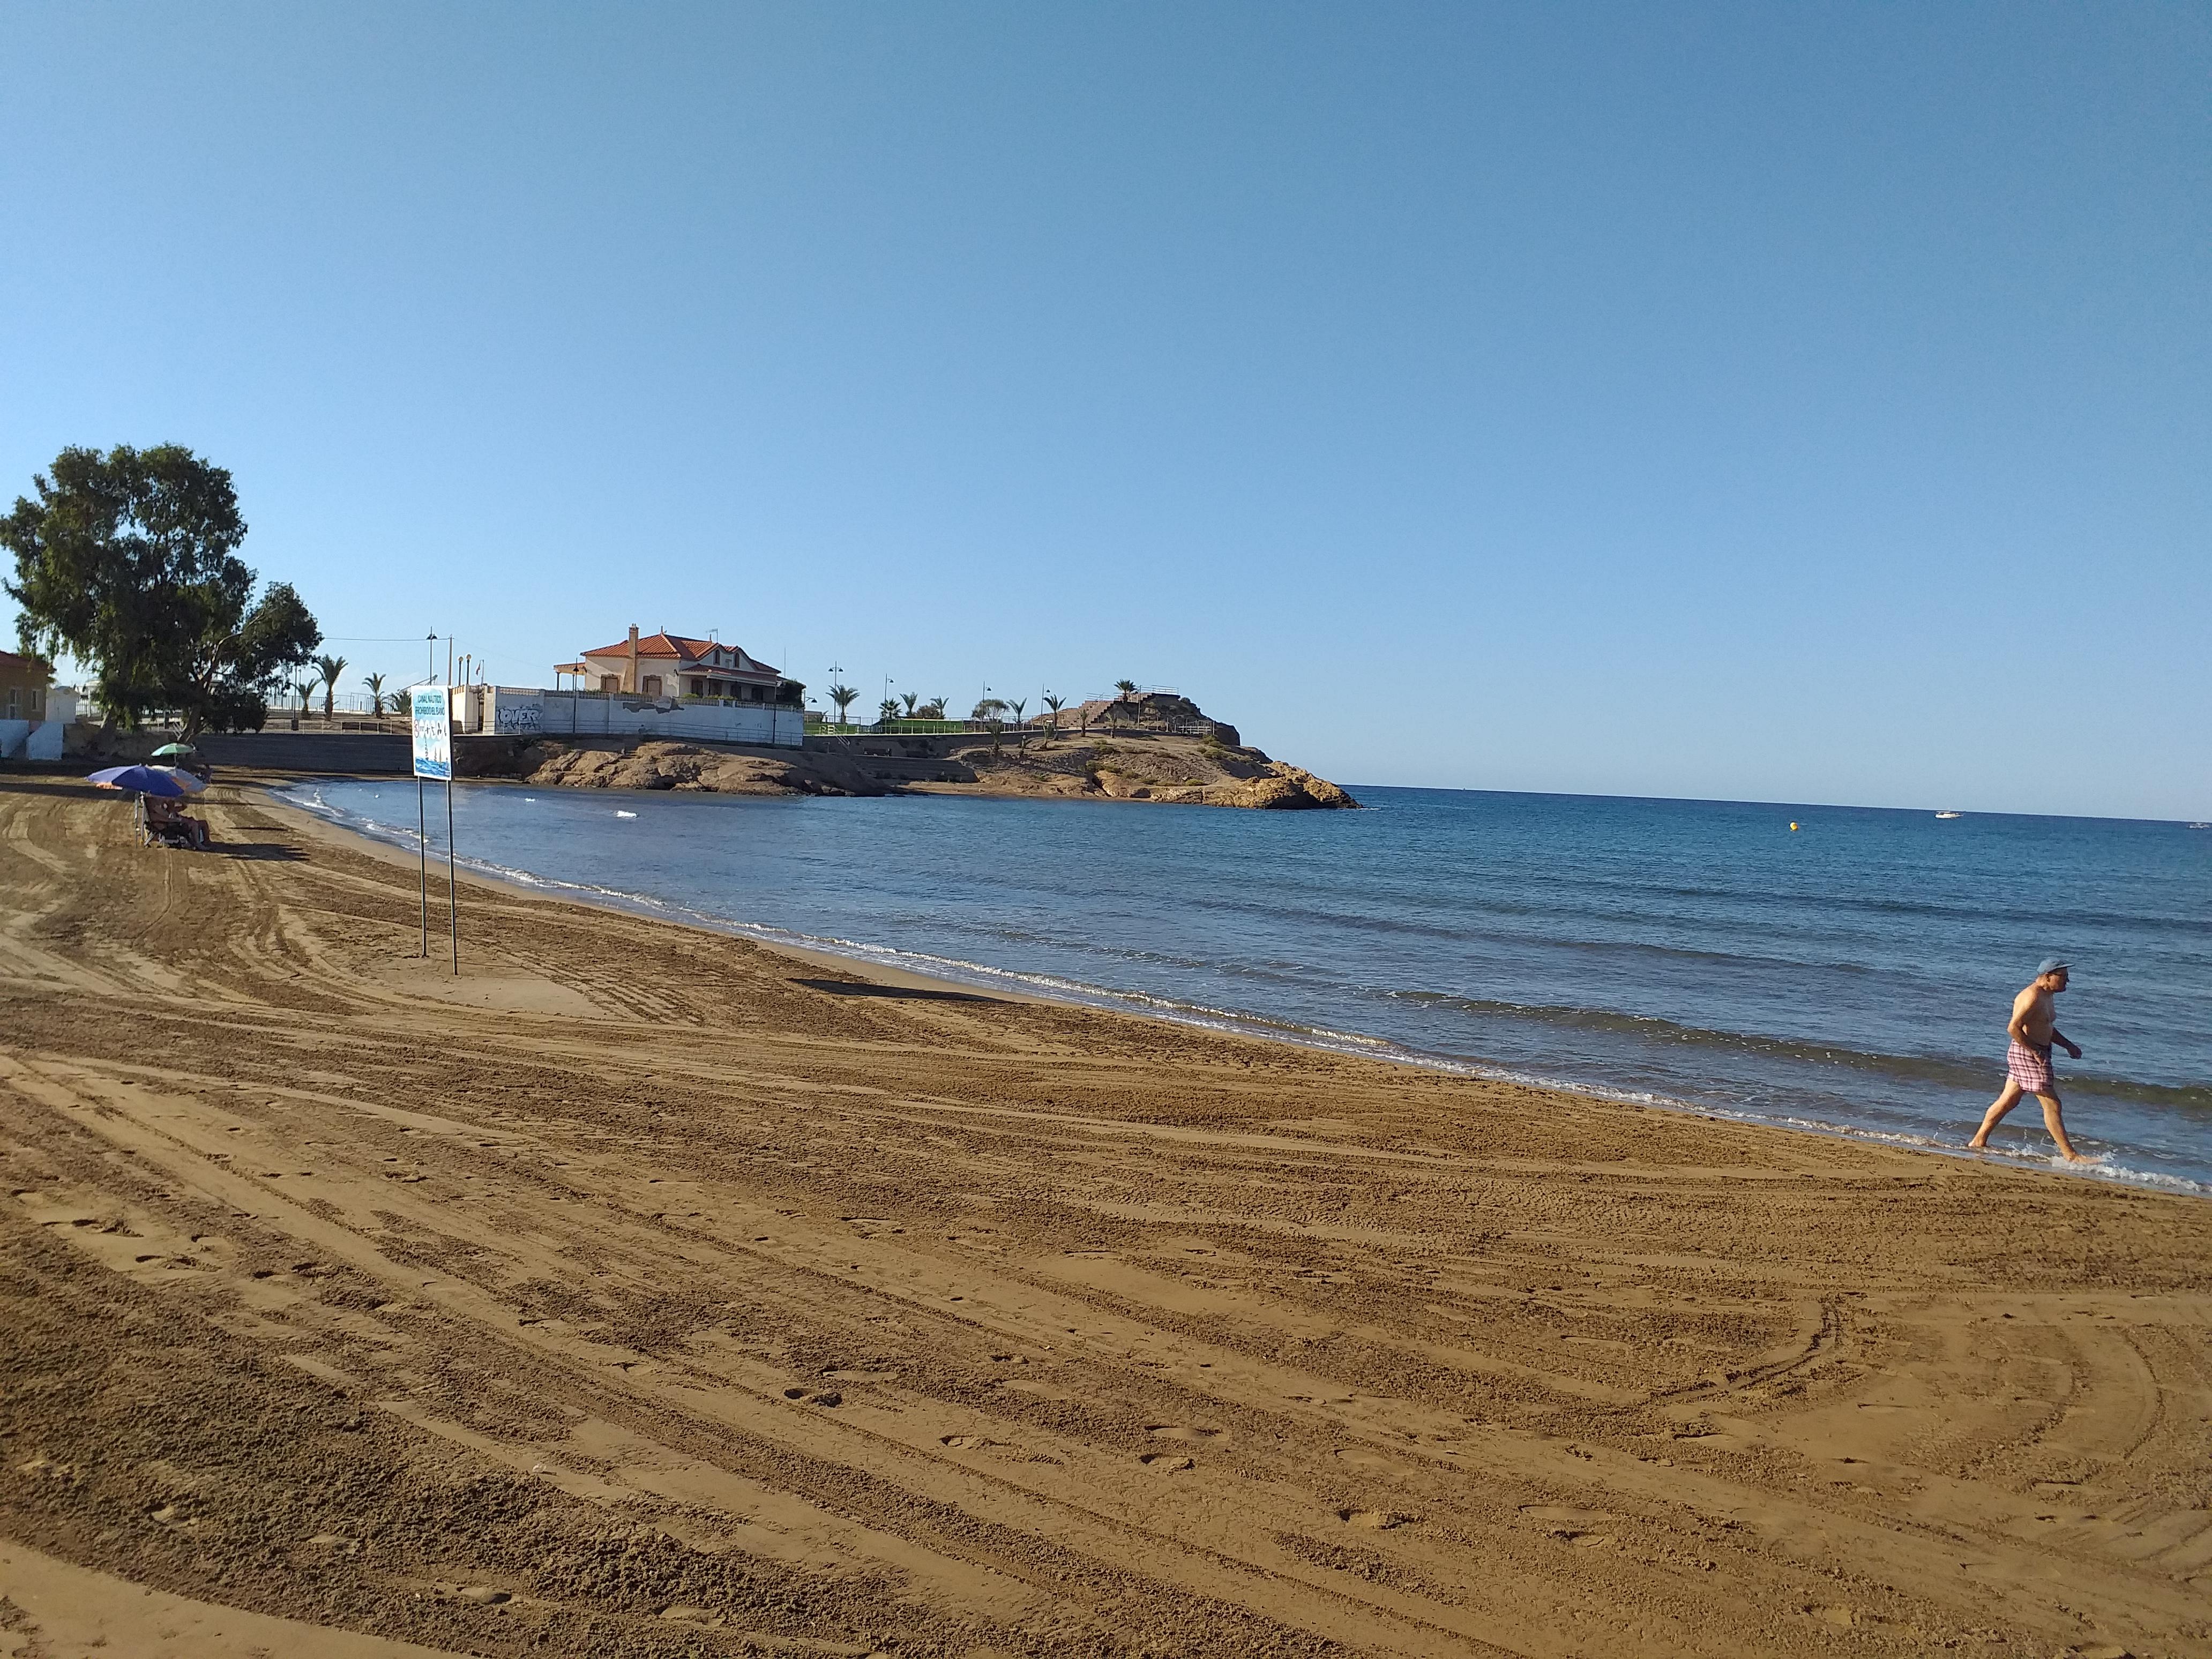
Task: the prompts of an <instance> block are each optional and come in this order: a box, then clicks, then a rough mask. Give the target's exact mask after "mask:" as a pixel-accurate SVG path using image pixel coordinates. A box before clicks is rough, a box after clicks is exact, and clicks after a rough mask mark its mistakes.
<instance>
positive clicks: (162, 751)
mask: <svg viewBox="0 0 2212 1659" xmlns="http://www.w3.org/2000/svg"><path fill="white" fill-rule="evenodd" d="M198 752H199V751H198V750H196V749H194V748H193V747H192V746H191V744H188V743H165V744H162V745H161V747H160V748H159V749H156V750H155V751H154V755H155V758H156V759H159V758H160V757H161V756H163V755H195V754H197V753H198Z"/></svg>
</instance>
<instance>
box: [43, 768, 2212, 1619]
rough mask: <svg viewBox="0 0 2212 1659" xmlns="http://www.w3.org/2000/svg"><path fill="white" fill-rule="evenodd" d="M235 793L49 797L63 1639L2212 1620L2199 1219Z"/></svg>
mask: <svg viewBox="0 0 2212 1659" xmlns="http://www.w3.org/2000/svg"><path fill="white" fill-rule="evenodd" d="M208 810H209V812H210V816H211V817H212V818H213V820H214V822H215V824H216V833H217V836H218V837H219V839H220V841H221V842H222V846H221V848H218V850H216V852H214V853H211V854H200V855H196V854H180V853H162V852H159V851H148V850H143V849H141V848H137V846H136V845H135V843H134V842H133V841H132V839H131V836H130V834H129V829H128V818H129V814H128V811H127V808H126V807H125V805H123V804H122V803H120V802H118V800H116V799H114V798H113V797H105V798H103V797H101V796H100V795H99V794H98V793H97V792H95V791H93V790H91V789H89V788H88V787H83V786H82V785H79V784H76V783H74V782H70V781H61V780H53V781H40V780H26V779H17V778H10V779H8V780H6V781H0V1166H3V1167H0V1173H4V1175H5V1176H6V1179H5V1182H4V1184H0V1451H4V1453H5V1456H4V1459H0V1494H4V1497H0V1595H7V1596H9V1597H10V1601H8V1602H5V1603H0V1655H6V1654H9V1653H10V1652H26V1653H27V1652H31V1651H51V1652H55V1653H59V1652H62V1651H64V1650H69V1651H74V1649H67V1648H65V1646H64V1644H65V1643H67V1642H70V1641H74V1640H76V1639H78V1638H76V1637H74V1636H70V1635H67V1634H65V1633H64V1632H62V1631H61V1630H60V1628H59V1626H58V1624H57V1623H55V1622H54V1621H55V1620H57V1619H58V1614H56V1613H53V1612H52V1607H53V1606H54V1605H55V1598H56V1597H57V1596H60V1597H61V1598H62V1599H63V1601H64V1602H66V1601H67V1600H68V1598H69V1597H70V1595H78V1594H83V1593H86V1592H82V1591H81V1590H73V1589H70V1588H69V1587H70V1586H72V1585H76V1586H82V1585H87V1584H90V1583H101V1582H112V1581H106V1580H99V1579H94V1578H93V1577H89V1576H88V1575H89V1574H106V1575H113V1576H114V1577H115V1579H118V1580H128V1581H130V1586H131V1587H128V1588H126V1587H125V1585H123V1584H121V1583H114V1584H113V1590H114V1594H115V1595H116V1597H117V1598H118V1605H120V1604H121V1602H122V1601H124V1600H125V1599H127V1598H130V1597H138V1596H142V1590H141V1589H139V1588H137V1587H144V1588H145V1589H150V1590H151V1591H153V1592H154V1593H155V1595H156V1596H159V1597H162V1598H168V1600H167V1601H164V1602H163V1603H162V1606H163V1607H164V1608H165V1609H169V1610H170V1611H169V1614H168V1616H169V1617H170V1618H171V1619H172V1620H173V1625H172V1624H166V1623H165V1624H164V1625H163V1626H162V1627H163V1628H164V1629H170V1628H173V1629H174V1631H175V1632H176V1634H174V1635H173V1636H170V1637H163V1638H161V1640H162V1641H163V1642H164V1643H165V1644H167V1645H164V1646H162V1647H161V1648H159V1649H158V1650H153V1651H161V1652H173V1653H174V1654H176V1655H178V1656H179V1659H185V1656H200V1655H213V1654H217V1653H226V1654H227V1653H229V1652H233V1651H235V1652H239V1653H241V1654H242V1653H245V1652H246V1651H249V1650H251V1648H250V1647H249V1646H246V1645H240V1644H245V1643H249V1642H258V1643H259V1644H260V1645H261V1646H262V1647H264V1648H268V1647H270V1644H271V1641H272V1639H274V1638H271V1637H270V1635H269V1634H267V1628H268V1627H267V1626H266V1624H265V1622H264V1625H260V1626H252V1628H253V1629H255V1630H259V1631H261V1632H263V1633H262V1634H260V1635H258V1636H234V1635H226V1634H223V1633H222V1631H223V1629H225V1628H228V1629H232V1630H235V1631H242V1630H246V1629H247V1628H248V1621H246V1620H243V1619H242V1618H237V1617H234V1616H232V1615H231V1614H229V1613H227V1612H225V1611H223V1610H227V1609H237V1610H239V1612H240V1613H241V1614H243V1613H252V1614H254V1615H258V1616H259V1617H260V1618H261V1619H262V1620H264V1621H266V1620H293V1621H299V1622H300V1623H302V1624H305V1625H312V1626H327V1627H331V1629H333V1630H337V1631H343V1632H352V1633H355V1634H356V1635H357V1636H358V1637H359V1638H362V1643H364V1644H366V1645H345V1644H338V1643H337V1638H330V1639H331V1641H332V1643H333V1645H331V1646H330V1647H329V1648H328V1651H329V1652H331V1653H332V1654H340V1653H343V1654H352V1653H361V1654H364V1655H367V1654H370V1653H375V1652H389V1653H394V1654H396V1653H399V1652H403V1651H405V1649H404V1648H403V1647H401V1646H400V1645H398V1644H401V1643H412V1644H420V1645H421V1646H423V1647H428V1648H431V1649H435V1650H446V1651H453V1652H460V1651H474V1652H481V1653H488V1654H507V1653H513V1654H522V1653H528V1652H540V1653H543V1652H551V1653H590V1654H593V1655H662V1654H667V1655H675V1654H687V1653H696V1654H725V1653H727V1654H738V1653H746V1652H756V1653H780V1654H781V1653H788V1654H838V1653H843V1654H854V1655H859V1654H867V1653H872V1652H884V1653H898V1654H944V1655H952V1656H979V1659H980V1656H991V1655H1015V1654H1055V1653H1074V1652H1080V1653H1086V1654H1092V1653H1096V1654H1106V1655H1121V1654H1139V1653H1153V1654H1190V1655H1215V1654H1322V1653H1361V1654H1365V1653H1375V1654H1423V1655H1427V1654H1439V1655H1442V1654H1480V1653H1492V1652H1506V1653H1518V1654H1528V1655H1593V1656H1595V1655H1619V1654H1630V1655H1640V1654H1649V1655H1661V1654H1711V1655H1735V1654H1746V1653H1760V1654H1796V1653H1836V1652H1868V1653H1885V1652H1895V1653H1918V1652H1925V1651H1929V1650H1934V1649H1937V1648H1951V1647H1956V1648H1960V1649H1963V1650H1966V1651H1974V1652H1990V1653H1998V1654H2002V1653H2018V1654H2027V1653H2035V1654H2050V1653H2052V1652H2057V1651H2063V1650H2072V1651H2076V1652H2080V1653H2083V1654H2088V1653H2095V1652H2100V1651H2101V1652H2106V1653H2108V1654H2117V1653H2120V1652H2123V1651H2125V1652H2130V1653H2134V1654H2137V1655H2144V1656H2149V1655H2163V1654H2195V1653H2212V1611H2208V1609H2212V1424H2208V1419H2212V1344H2209V1343H2208V1337H2212V1291H2208V1289H2207V1287H2206V1269H2205V1265H2204V1264H2205V1263H2206V1262H2207V1261H2208V1260H2212V1206H2206V1205H2205V1204H2203V1202H2202V1201H2201V1200H2191V1199H2183V1198H2175V1197H2170V1196H2165V1195H2160V1194H2148V1193H2142V1192H2137V1191H2129V1190H2118V1189H2112V1188H2105V1187H2101V1186H2099V1185H2096V1184H2093V1183H2091V1182H2081V1181H2078V1180H2071V1179H2067V1178H2063V1177H2059V1176H2051V1175H2043V1174H2040V1173H2035V1172H2022V1171H2017V1170H2004V1169H1997V1168H1984V1167H1982V1166H1979V1165H1977V1164H1972V1163H1970V1162H1967V1161H1965V1160H1959V1159H1950V1158H1936V1157H1931V1156H1927V1155H1916V1154H1912V1153H1908V1152H1895V1151H1890V1150H1887V1149H1883V1148H1879V1147H1871V1146H1863V1145H1858V1144H1854V1143H1849V1142H1842V1141H1836V1140H1830V1139H1822V1138H1820V1137H1816V1136H1812V1135H1802V1134H1793V1133H1788V1132H1784V1131H1780V1130H1770V1129H1762V1128H1758V1127H1748V1126H1741V1125H1735V1124H1727V1123H1719V1122H1712V1121H1705V1120H1700V1119H1697V1118H1694V1117H1691V1116H1687V1115H1680V1114H1673V1113H1667V1112H1662V1111H1658V1110H1652V1109H1639V1108H1636V1107H1632V1106H1626V1105H1620V1104H1616V1103H1607V1102H1601V1101H1595V1100H1591V1099H1586V1098H1583V1097H1576V1096H1571V1095H1565V1094H1558V1093H1549V1092H1546V1091H1538V1090H1534V1089H1528V1088H1522V1087H1518V1086H1515V1085H1504V1084H1498V1083H1491V1082H1485V1081H1481V1080H1477V1079H1467V1078H1462V1077H1452V1076H1445V1075H1440V1074H1437V1073H1426V1072H1422V1071H1419V1070H1416V1069H1413V1068H1410V1067H1401V1066H1389V1065H1386V1064H1382V1063H1377V1062H1373V1061H1367V1060H1358V1059H1353V1058H1346V1057H1341V1056H1338V1055H1334V1054H1323V1053H1318V1052H1314V1051H1310V1050H1305V1049H1301V1048H1294V1047H1291V1046H1288V1045H1282V1044H1270V1043H1266V1042H1258V1041H1253V1040H1247V1039H1244V1038H1241V1037H1235V1036H1218V1035H1215V1034H1212V1033H1208V1032H1203V1031H1198V1030H1191V1029H1188V1028H1185V1027H1179V1026H1175V1025H1171V1024H1163V1023H1158V1022H1152V1021H1147V1020H1144V1019H1141V1018H1133V1017H1130V1016H1125V1015H1121V1014H1115V1013H1107V1012H1094V1011H1090V1010H1085V1009H1080V1008H1070V1007H1063V1006H1055V1005H1050V1004H1045V1003H1040V1002H1032V1001H1024V1000H1012V999H1006V998H1000V997H996V996H992V995H985V994H977V993H975V992H973V991H971V990H969V989H967V988H965V987H938V986H933V985H932V984H930V983H929V982H927V981H918V980H914V979H911V978H897V979H894V978H891V977H890V976H885V975H874V974H872V973H868V974H866V975H864V973H863V971H862V970H860V969H858V968H856V967H855V966H854V965H852V964H843V963H832V962H829V961H827V960H816V961H811V962H810V961H804V960H801V959H799V957H796V956H794V955H793V954H789V953H784V952H780V951H773V950H770V949H768V948H766V947H763V946H761V945H756V944H753V943H750V942H748V941H745V940H741V939H730V938H726V937H722V936H720V935H716V934H713V933H703V932H699V931H695V930H689V929H685V928H682V927H676V926H673V925H671V924H667V923H664V922H659V921H652V920H647V919H641V918H636V917H632V916H629V915H623V914H620V913H617V912H611V911H607V910H600V909H592V908H584V907H580V906H576V905H573V904H568V903H564V902H553V901H549V900H544V899H540V898H537V897H534V896H528V895H526V894H522V893H520V892H517V891H514V890H506V889H501V888H496V887H493V886H489V885H487V884H481V883H476V882H466V883H465V884H464V891H463V905H464V963H463V968H464V971H463V975H462V976H461V978H460V979H459V981H454V980H453V979H452V978H451V976H450V975H448V974H447V971H446V963H445V960H444V957H443V955H442V951H443V949H444V944H443V938H442V933H441V929H442V927H443V921H444V917H443V908H442V892H438V893H434V896H433V915H432V927H433V941H432V957H431V959H430V960H429V961H428V963H424V962H421V961H416V960H413V959H412V957H411V953H412V952H413V951H415V950H416V938H417V933H416V929H417V921H418V911H417V898H416V887H415V874H414V871H413V869H412V868H411V867H407V866H402V865H401V864H400V863H399V862H398V860H396V859H395V858H393V857H392V856H389V855H387V854H382V853H380V852H378V851H376V850H374V849H370V848H365V847H364V846H362V844H360V843H357V842H352V841H350V840H349V838H346V837H344V836H341V835H339V834H338V833H337V832H336V831H333V830H331V829H328V828H326V827H325V826H321V825H319V824H315V823H312V822H311V821H309V820H307V818H305V817H303V816H302V815H300V814H297V813H295V812H292V811H288V810H285V809H282V808H278V807H276V806H274V805H270V804H269V803H268V802H267V801H266V800H265V799H264V798H262V797H261V796H259V795H258V794H257V793H254V792H252V791H251V790H247V789H243V788H240V787H233V786H228V785H226V786H219V787H217V788H216V790H214V791H211V792H210V801H209V806H208ZM1970 1128H1971V1126H1966V1128H1962V1131H1961V1133H1962V1135H1963V1133H1966V1132H1967V1130H1968V1129H1970ZM73 1574H74V1575H75V1576H72V1575H73ZM11 1582H14V1583H18V1585H19V1587H20V1588H21V1589H22V1594H21V1595H16V1594H15V1591H13V1590H11V1589H9V1585H10V1583H11ZM57 1586H59V1587H60V1588H58V1589H57V1588H56V1587H57ZM40 1598H44V1599H43V1600H41V1599H40ZM188 1604H200V1607H201V1611H199V1612H197V1613H194V1612H193V1611H192V1610H191V1606H189V1605H188ZM41 1606H43V1607H47V1608H48V1609H49V1611H48V1612H47V1613H45V1614H41V1613H40V1612H39V1607H41ZM11 1608H12V1609H13V1611H10V1609H11ZM210 1608H211V1609H213V1610H214V1611H209V1610H208V1609H210ZM118 1616H120V1615H119V1614H118ZM42 1617H43V1618H45V1619H46V1620H48V1624H47V1625H46V1626H43V1627H41V1628H40V1630H32V1629H30V1628H29V1627H30V1626H37V1625H38V1623H39V1620H40V1619H41V1618H42ZM226 1619H228V1620H229V1621H230V1622H229V1625H228V1626H225V1625H224V1620H226ZM195 1620H197V1622H196V1623H195V1622H194V1621H195ZM307 1636H308V1637H310V1638H314V1639H322V1638H318V1637H315V1633H314V1632H307ZM379 1638H380V1639H379ZM82 1639H83V1640H85V1641H87V1642H88V1641H89V1640H90V1639H92V1638H89V1637H86V1638H82ZM33 1641H38V1642H42V1643H43V1644H45V1645H44V1647H43V1648H42V1649H33V1648H32V1647H30V1646H29V1645H28V1644H30V1643H32V1642H33ZM128 1642H129V1638H127V1636H126V1635H125V1634H124V1633H122V1632H119V1631H118V1634H117V1635H116V1636H115V1638H114V1641H113V1642H112V1644H111V1647H110V1649H109V1651H118V1650H125V1649H126V1648H127V1647H128ZM225 1642H230V1643H232V1644H233V1645H231V1646H228V1647H227V1646H224V1645H222V1644H224V1643H225ZM11 1644H13V1645H12V1646H11ZM291 1650H296V1651H301V1652H307V1651H311V1649H309V1648H308V1647H307V1646H305V1645H301V1644H295V1646H294V1647H293V1648H292V1649H291Z"/></svg>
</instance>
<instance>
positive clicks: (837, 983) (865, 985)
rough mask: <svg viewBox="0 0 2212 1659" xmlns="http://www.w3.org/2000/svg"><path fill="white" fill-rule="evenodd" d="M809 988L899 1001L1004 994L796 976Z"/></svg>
mask: <svg viewBox="0 0 2212 1659" xmlns="http://www.w3.org/2000/svg"><path fill="white" fill-rule="evenodd" d="M791 982H792V983H793V985H804V986H805V987H806V988H807V989H808V990H810V991H826V992H828V993H829V994H830V995H831V996H833V997H890V998H892V999H894V1000H897V1001H900V1002H993V1003H997V1002H1004V1001H1005V1000H1006V999H1005V998H1003V997H987V996H979V995H977V994H975V992H973V991H932V990H929V989H927V988H925V987H922V986H919V985H875V984H871V983H870V982H869V981H866V980H856V979H795V980H793V981H791Z"/></svg>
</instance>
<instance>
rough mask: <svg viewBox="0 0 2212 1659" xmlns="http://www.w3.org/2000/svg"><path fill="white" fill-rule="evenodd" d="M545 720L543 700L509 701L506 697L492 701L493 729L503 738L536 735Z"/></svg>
mask: <svg viewBox="0 0 2212 1659" xmlns="http://www.w3.org/2000/svg"><path fill="white" fill-rule="evenodd" d="M544 722H545V705H544V703H542V702H508V701H507V699H506V698H504V697H500V698H495V699H494V701H493V702H492V709H491V729H492V730H493V731H495V732H498V733H499V734H500V736H501V737H503V738H531V737H535V736H537V735H538V730H539V728H540V727H541V726H544Z"/></svg>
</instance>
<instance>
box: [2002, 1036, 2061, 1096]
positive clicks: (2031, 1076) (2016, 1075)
mask: <svg viewBox="0 0 2212 1659" xmlns="http://www.w3.org/2000/svg"><path fill="white" fill-rule="evenodd" d="M2005 1075H2006V1076H2007V1077H2008V1078H2010V1079H2012V1080H2013V1081H2014V1082H2015V1083H2017V1084H2018V1085H2020V1086H2021V1088H2023V1089H2025V1090H2027V1092H2028V1093H2030V1094H2032V1095H2048V1094H2056V1093H2057V1088H2058V1085H2057V1081H2056V1080H2055V1079H2053V1078H2052V1077H2051V1045H2050V1044H2049V1043H2047V1042H2046V1043H2045V1044H2043V1045H2042V1046H2041V1047H2040V1048H2033V1047H2031V1046H2030V1045H2028V1044H2027V1043H2025V1042H2015V1043H2014V1044H2013V1045H2012V1047H2011V1048H2010V1050H2009V1051H2008V1052H2007V1054H2005Z"/></svg>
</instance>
